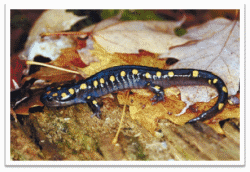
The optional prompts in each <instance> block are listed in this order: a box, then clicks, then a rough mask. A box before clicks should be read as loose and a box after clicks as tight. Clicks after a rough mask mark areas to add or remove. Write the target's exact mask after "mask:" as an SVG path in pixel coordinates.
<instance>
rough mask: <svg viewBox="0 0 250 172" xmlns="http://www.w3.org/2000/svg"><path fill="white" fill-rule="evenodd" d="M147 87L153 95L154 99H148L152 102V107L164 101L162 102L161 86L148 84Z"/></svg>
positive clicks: (162, 92)
mask: <svg viewBox="0 0 250 172" xmlns="http://www.w3.org/2000/svg"><path fill="white" fill-rule="evenodd" d="M147 87H148V89H149V90H150V91H152V92H153V93H155V95H154V97H153V98H151V99H150V100H151V101H152V105H154V104H156V103H158V102H160V101H165V100H164V91H163V88H162V87H161V86H159V85H155V84H151V83H148V84H147Z"/></svg>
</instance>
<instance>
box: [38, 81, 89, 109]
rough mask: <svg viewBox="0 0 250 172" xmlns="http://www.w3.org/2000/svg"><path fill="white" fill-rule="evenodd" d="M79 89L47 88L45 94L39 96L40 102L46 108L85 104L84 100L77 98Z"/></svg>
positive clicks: (65, 87)
mask: <svg viewBox="0 0 250 172" xmlns="http://www.w3.org/2000/svg"><path fill="white" fill-rule="evenodd" d="M78 92H79V89H76V88H73V87H72V88H70V87H67V86H64V87H57V88H52V89H50V88H48V89H47V92H46V93H44V94H43V95H42V96H41V102H42V103H43V104H44V105H45V106H47V107H60V106H69V105H73V104H77V103H86V101H85V99H84V98H79V97H78V96H77V93H78Z"/></svg>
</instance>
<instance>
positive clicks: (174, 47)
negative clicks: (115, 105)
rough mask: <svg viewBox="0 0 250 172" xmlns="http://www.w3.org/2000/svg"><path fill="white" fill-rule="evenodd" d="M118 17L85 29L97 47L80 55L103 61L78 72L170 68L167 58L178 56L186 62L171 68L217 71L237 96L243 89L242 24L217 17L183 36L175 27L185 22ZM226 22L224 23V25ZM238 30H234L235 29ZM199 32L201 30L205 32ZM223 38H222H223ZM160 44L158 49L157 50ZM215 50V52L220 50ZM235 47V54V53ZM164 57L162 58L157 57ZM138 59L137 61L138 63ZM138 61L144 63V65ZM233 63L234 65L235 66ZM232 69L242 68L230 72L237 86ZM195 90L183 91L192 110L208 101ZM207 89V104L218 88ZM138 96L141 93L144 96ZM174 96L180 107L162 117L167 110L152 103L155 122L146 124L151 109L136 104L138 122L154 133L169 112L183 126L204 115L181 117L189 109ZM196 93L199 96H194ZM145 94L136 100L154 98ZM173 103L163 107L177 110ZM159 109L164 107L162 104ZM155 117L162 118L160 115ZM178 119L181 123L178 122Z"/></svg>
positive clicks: (150, 117)
mask: <svg viewBox="0 0 250 172" xmlns="http://www.w3.org/2000/svg"><path fill="white" fill-rule="evenodd" d="M118 19H119V17H117V18H112V19H107V20H104V21H102V22H101V23H99V24H97V25H93V26H90V27H88V28H86V29H83V30H82V31H85V33H83V35H85V36H86V32H91V34H90V35H89V36H90V37H88V41H90V42H91V44H92V45H93V47H92V46H88V45H87V48H86V47H85V48H86V49H85V51H82V52H81V50H79V51H78V53H79V52H81V53H80V54H79V55H80V56H81V58H82V59H84V55H85V53H86V52H88V51H89V52H90V54H88V56H89V58H91V56H92V57H95V58H97V59H98V60H93V61H91V60H90V62H89V63H88V66H86V67H83V68H78V69H79V70H81V71H82V72H84V73H85V74H86V75H87V76H91V75H93V74H95V73H96V72H99V71H101V70H103V69H106V68H108V67H113V66H119V65H133V64H136V65H145V66H152V67H159V68H164V69H165V66H164V63H165V62H164V61H162V59H165V58H166V57H175V58H177V59H179V60H180V61H179V62H178V63H177V64H176V65H174V66H173V67H171V68H174V69H178V68H196V69H204V70H210V71H213V72H214V73H215V74H217V75H219V76H220V77H221V78H222V79H223V80H224V81H225V82H226V85H227V86H228V90H229V94H232V93H234V92H235V90H234V89H232V87H231V86H234V87H237V81H239V77H238V76H239V71H237V70H238V69H239V59H238V57H239V44H238V42H239V33H238V32H239V23H237V24H235V25H233V22H230V21H225V20H226V19H215V20H212V21H210V22H208V23H205V24H203V25H201V26H198V27H194V28H191V29H190V30H189V33H188V34H187V35H185V36H183V37H181V38H180V37H177V36H174V35H173V31H171V30H173V29H172V28H175V27H178V26H180V25H181V22H182V21H180V22H176V23H173V22H157V21H132V22H119V21H118ZM219 20H222V22H220V21H219ZM218 23H220V24H218ZM221 23H223V24H224V25H223V24H221ZM217 25H219V26H220V28H221V30H220V29H218V28H216V26H217ZM232 26H234V27H233V29H232ZM206 28H210V29H206ZM212 28H214V29H212ZM199 30H200V31H201V32H199ZM195 33H197V34H195ZM197 35H198V36H197ZM92 38H93V41H94V42H93V43H92V41H91V39H92ZM218 38H219V40H217V39H218ZM227 38H229V39H227ZM194 40H198V42H197V43H195V44H192V45H189V44H188V43H191V42H193V41H194ZM158 44H159V45H158ZM155 45H157V46H156V47H155ZM211 48H214V49H215V50H216V51H215V50H213V49H211ZM210 49H211V51H210ZM230 49H231V50H233V51H230ZM141 50H144V51H145V52H146V54H144V55H143V56H141ZM208 50H209V51H208ZM159 54H160V57H161V59H157V57H158V55H159ZM226 55H227V56H228V55H231V56H230V57H229V59H226V57H225V56H226ZM133 56H134V58H133ZM235 56H236V57H235ZM211 57H213V58H211ZM233 57H234V58H233ZM136 58H137V60H135V59H136ZM138 59H140V62H139V63H138ZM143 59H145V60H143ZM149 59H150V60H149ZM83 61H84V60H83ZM229 61H231V62H233V63H230V62H229ZM225 62H227V63H225ZM221 64H223V66H221ZM230 65H232V67H230ZM229 67H230V69H229ZM216 69H217V70H218V69H219V70H221V72H216ZM229 70H230V71H234V70H236V71H235V72H231V73H230V74H233V75H232V76H231V75H230V78H231V79H234V80H232V81H231V82H230V81H228V79H227V76H228V73H229V72H228V71H229ZM236 76H237V77H238V78H237V77H236ZM236 78H237V79H236ZM235 81H236V82H235ZM230 84H231V85H230ZM235 85H236V86H235ZM178 88H179V87H178ZM193 88H194V87H192V90H193V93H194V94H192V93H191V91H190V90H191V89H187V91H186V92H185V91H183V88H180V90H181V98H182V101H184V102H185V103H186V104H187V105H188V106H190V105H192V104H194V103H195V102H202V101H204V100H202V99H195V97H196V94H197V93H198V91H197V90H194V89H193ZM237 88H238V87H237ZM204 89H205V92H207V93H209V96H204V90H202V91H199V92H201V94H202V96H201V97H202V98H204V97H205V98H206V100H205V101H209V100H210V99H211V98H214V97H216V94H217V93H216V92H212V89H211V91H208V89H210V88H207V87H206V88H205V87H204ZM167 90H171V89H167ZM172 90H173V89H172ZM174 90H175V89H174ZM178 93H179V92H178ZM135 94H136V95H137V94H138V93H135ZM142 94H144V93H142ZM173 95H174V96H173V97H172V99H174V101H173V102H174V104H177V105H179V106H172V107H169V108H168V109H170V110H167V111H166V112H165V113H164V115H163V114H162V112H157V110H159V109H162V107H157V106H158V105H154V106H151V104H150V102H148V104H150V106H151V107H152V108H154V109H153V110H149V109H147V108H148V107H150V106H149V105H147V106H145V107H146V109H147V111H148V112H150V111H151V112H152V113H149V114H148V115H147V116H148V117H149V119H150V120H146V118H145V110H144V111H142V112H140V113H141V116H140V115H138V114H137V112H139V111H141V110H143V109H145V107H144V106H141V105H140V106H139V107H137V109H136V107H135V106H132V105H131V106H130V112H131V114H132V118H133V119H139V121H141V123H144V125H143V126H145V128H147V129H149V131H151V132H152V133H153V131H154V130H156V128H157V119H160V118H168V117H166V114H168V116H171V117H173V118H172V120H171V119H170V120H171V121H172V122H174V123H176V124H179V125H182V124H184V123H185V122H186V121H188V120H189V119H191V118H193V117H195V116H197V115H199V114H200V112H199V113H196V115H194V114H192V113H191V114H189V115H188V117H187V116H185V115H184V116H183V115H181V116H177V115H178V113H184V112H183V111H182V110H183V108H184V107H185V106H184V107H183V106H180V104H183V103H181V101H180V102H179V101H178V103H176V101H177V99H178V95H177V93H173ZM190 95H191V96H192V95H195V96H194V97H190ZM140 96H141V94H138V98H136V97H135V98H134V100H133V101H135V102H137V101H138V102H139V100H143V101H144V100H146V99H148V100H149V99H150V98H149V97H148V96H147V97H146V98H142V97H140ZM118 97H119V95H118ZM165 98H166V97H165ZM175 99H176V100H175ZM193 99H195V101H190V100H193ZM118 100H119V102H121V104H123V103H122V101H121V99H118ZM168 100H169V99H168ZM170 102H171V100H169V101H168V103H166V104H164V106H163V107H166V106H168V105H170V106H171V103H170ZM211 102H212V101H211ZM209 103H210V102H209ZM143 104H144V105H146V104H147V103H146V102H144V103H143ZM159 105H161V103H159ZM212 105H213V103H212V104H211V105H208V106H210V107H212ZM161 106H162V105H161ZM138 109H139V110H138ZM165 109H167V108H165ZM173 109H175V110H173ZM186 109H187V106H186ZM187 110H189V109H187ZM203 111H204V109H203ZM177 112H178V113H177ZM155 114H156V116H154V115H155ZM139 116H140V117H139ZM176 119H178V120H177V121H176ZM211 121H213V120H212V119H211V120H210V122H211ZM153 124H154V125H153ZM217 124H218V123H217ZM147 126H148V127H147ZM217 131H218V132H221V131H219V129H218V130H217Z"/></svg>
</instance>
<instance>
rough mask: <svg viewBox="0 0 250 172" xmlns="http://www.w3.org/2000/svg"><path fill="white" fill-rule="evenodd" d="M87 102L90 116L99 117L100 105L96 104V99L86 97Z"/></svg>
mask: <svg viewBox="0 0 250 172" xmlns="http://www.w3.org/2000/svg"><path fill="white" fill-rule="evenodd" d="M87 103H88V105H89V107H90V109H91V110H92V112H93V114H92V115H91V118H93V117H94V116H96V117H97V118H99V119H101V110H100V109H101V108H100V105H98V103H97V101H96V100H94V99H88V100H87Z"/></svg>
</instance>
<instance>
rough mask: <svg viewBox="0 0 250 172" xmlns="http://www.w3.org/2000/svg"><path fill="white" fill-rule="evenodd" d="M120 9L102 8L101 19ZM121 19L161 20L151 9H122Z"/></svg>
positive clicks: (113, 14)
mask: <svg viewBox="0 0 250 172" xmlns="http://www.w3.org/2000/svg"><path fill="white" fill-rule="evenodd" d="M119 11H120V10H103V11H102V13H101V17H102V19H107V18H109V17H113V16H116V15H117V14H118V13H119ZM121 20H123V21H125V20H163V19H162V18H161V17H159V16H157V15H156V14H155V13H154V12H153V11H151V10H123V13H122V17H121Z"/></svg>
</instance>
